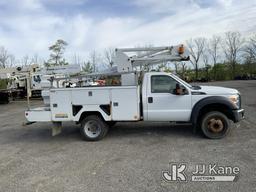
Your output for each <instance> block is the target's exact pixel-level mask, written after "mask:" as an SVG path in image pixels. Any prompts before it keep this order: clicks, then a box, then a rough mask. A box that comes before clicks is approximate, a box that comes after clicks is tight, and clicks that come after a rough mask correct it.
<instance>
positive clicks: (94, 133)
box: [84, 120, 101, 138]
mask: <svg viewBox="0 0 256 192" xmlns="http://www.w3.org/2000/svg"><path fill="white" fill-rule="evenodd" d="M84 132H85V134H86V135H87V136H88V137H90V138H96V137H98V136H99V135H100V133H101V128H100V126H99V125H98V123H97V122H96V121H93V120H90V121H87V122H86V123H85V125H84Z"/></svg>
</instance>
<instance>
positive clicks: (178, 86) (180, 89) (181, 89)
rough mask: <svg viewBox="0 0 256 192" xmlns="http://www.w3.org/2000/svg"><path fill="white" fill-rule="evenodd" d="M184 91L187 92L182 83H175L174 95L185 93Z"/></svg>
mask: <svg viewBox="0 0 256 192" xmlns="http://www.w3.org/2000/svg"><path fill="white" fill-rule="evenodd" d="M186 93H187V91H186V88H184V86H183V85H181V84H179V83H177V84H176V89H175V94H176V95H185V94H186Z"/></svg>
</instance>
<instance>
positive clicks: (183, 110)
mask: <svg viewBox="0 0 256 192" xmlns="http://www.w3.org/2000/svg"><path fill="white" fill-rule="evenodd" d="M148 78H150V79H148V81H149V82H151V83H148V84H147V86H148V87H147V98H146V102H147V108H146V110H145V111H144V113H145V112H146V113H147V115H146V117H147V118H146V119H147V120H148V121H189V119H190V115H191V93H190V92H189V90H187V89H186V88H185V87H184V86H183V85H181V84H180V83H179V82H178V81H176V80H175V79H173V78H172V77H170V76H168V75H151V76H149V77H148ZM177 85H181V86H182V88H183V89H184V90H185V92H184V93H185V94H181V95H177V93H176V88H177Z"/></svg>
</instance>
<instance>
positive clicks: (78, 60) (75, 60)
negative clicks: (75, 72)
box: [73, 53, 82, 65]
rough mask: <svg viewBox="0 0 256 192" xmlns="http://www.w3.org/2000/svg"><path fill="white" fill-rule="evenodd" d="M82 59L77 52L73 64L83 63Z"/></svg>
mask: <svg viewBox="0 0 256 192" xmlns="http://www.w3.org/2000/svg"><path fill="white" fill-rule="evenodd" d="M81 61H82V60H81V58H80V56H79V55H78V54H76V53H75V54H74V56H73V64H75V65H81V63H82V62H81Z"/></svg>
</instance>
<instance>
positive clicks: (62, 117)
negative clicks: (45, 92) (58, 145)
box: [50, 90, 72, 121]
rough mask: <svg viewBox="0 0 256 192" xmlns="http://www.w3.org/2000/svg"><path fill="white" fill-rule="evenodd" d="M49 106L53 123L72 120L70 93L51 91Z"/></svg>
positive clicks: (67, 91) (66, 91)
mask: <svg viewBox="0 0 256 192" xmlns="http://www.w3.org/2000/svg"><path fill="white" fill-rule="evenodd" d="M50 105H51V112H52V120H53V121H70V120H72V108H71V107H72V104H71V91H69V90H65V91H64V90H54V91H52V90H51V91H50Z"/></svg>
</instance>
